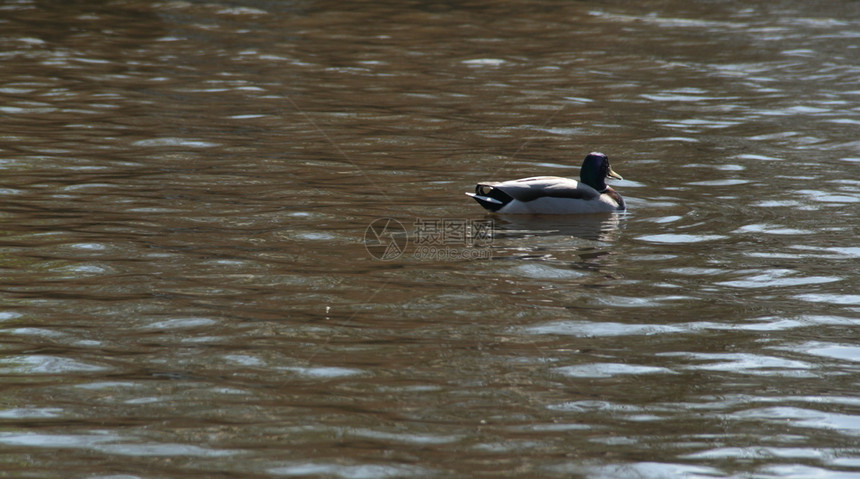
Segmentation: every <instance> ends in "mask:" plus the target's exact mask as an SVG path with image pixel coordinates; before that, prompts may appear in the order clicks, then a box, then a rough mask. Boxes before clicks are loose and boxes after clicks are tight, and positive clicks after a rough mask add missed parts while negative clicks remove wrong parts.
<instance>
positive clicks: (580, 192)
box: [466, 153, 625, 215]
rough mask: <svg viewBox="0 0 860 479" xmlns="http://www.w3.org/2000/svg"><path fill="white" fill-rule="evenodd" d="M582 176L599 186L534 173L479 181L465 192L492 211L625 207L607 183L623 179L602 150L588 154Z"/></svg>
mask: <svg viewBox="0 0 860 479" xmlns="http://www.w3.org/2000/svg"><path fill="white" fill-rule="evenodd" d="M580 175H581V177H583V178H587V179H589V181H590V182H591V183H592V184H594V185H597V186H598V187H599V188H600V190H598V189H596V188H594V187H592V186H589V185H588V184H585V183H584V182H583V181H577V180H574V179H571V178H563V177H560V176H535V177H531V178H522V179H519V180H510V181H503V182H500V183H478V184H477V186H476V187H475V192H474V193H466V194H467V195H469V196H471V197H472V198H474V199H475V201H477V202H478V203H479V204H480V205H481V206H483V207H484V208H486V209H487V210H488V211H490V212H493V213H502V214H547V215H572V214H587V213H611V212H617V211H624V209H625V206H624V200H623V199H622V198H621V195H619V194H618V193H617V192H616V191H615V190H613V189H612V188H611V187H609V186H606V183H605V182H604V181H603V179H604V178H606V177H612V178H618V179H621V175H619V174H617V173H615V172H614V171H612V169H611V168H610V167H609V159H608V158H607V157H606V155H603V154H602V153H591V154H589V155H588V156H587V157H586V160H585V162H584V163H583V168H582V170H581V172H580Z"/></svg>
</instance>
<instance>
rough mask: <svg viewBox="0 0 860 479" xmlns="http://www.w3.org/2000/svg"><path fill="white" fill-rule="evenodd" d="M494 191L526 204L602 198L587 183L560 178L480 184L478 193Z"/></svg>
mask: <svg viewBox="0 0 860 479" xmlns="http://www.w3.org/2000/svg"><path fill="white" fill-rule="evenodd" d="M492 189H497V190H501V191H503V192H504V193H505V194H506V195H508V196H510V197H511V198H513V199H515V200H517V201H522V202H524V203H527V202H529V201H533V200H536V199H538V198H545V197H550V198H569V199H576V200H583V201H591V200H596V199H597V198H599V197H600V193H599V192H598V191H597V190H595V189H594V188H592V187H590V186H588V185H586V184H585V183H581V182H579V181H576V180H572V179H570V178H563V177H560V176H535V177H532V178H522V179H519V180H510V181H503V182H501V183H478V187H477V188H476V192H478V193H479V194H480V193H483V194H485V195H486V194H488V193H489V192H490V190H492Z"/></svg>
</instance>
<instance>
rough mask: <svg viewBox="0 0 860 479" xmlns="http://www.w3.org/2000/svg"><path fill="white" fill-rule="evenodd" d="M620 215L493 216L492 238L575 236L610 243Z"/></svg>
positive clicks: (614, 235) (620, 217) (619, 224)
mask: <svg viewBox="0 0 860 479" xmlns="http://www.w3.org/2000/svg"><path fill="white" fill-rule="evenodd" d="M624 216H625V214H624V213H608V214H591V215H564V216H562V215H496V216H494V217H493V221H494V237H495V238H497V239H502V238H518V237H533V236H575V237H577V238H582V239H586V240H592V241H603V242H613V241H615V240H616V239H617V236H618V234H619V231H620V229H621V228H622V226H623V219H624Z"/></svg>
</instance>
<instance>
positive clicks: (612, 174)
mask: <svg viewBox="0 0 860 479" xmlns="http://www.w3.org/2000/svg"><path fill="white" fill-rule="evenodd" d="M606 176H608V177H610V178H615V179H616V180H623V179H624V178H622V177H621V175H619V174H618V173H616V172H614V171H612V168H609V173H607V174H606Z"/></svg>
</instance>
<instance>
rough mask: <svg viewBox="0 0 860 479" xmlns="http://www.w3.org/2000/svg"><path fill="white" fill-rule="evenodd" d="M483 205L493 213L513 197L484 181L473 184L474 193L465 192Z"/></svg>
mask: <svg viewBox="0 0 860 479" xmlns="http://www.w3.org/2000/svg"><path fill="white" fill-rule="evenodd" d="M466 195H467V196H471V197H472V198H474V199H475V201H477V202H478V204H479V205H481V206H483V207H484V209H486V210H487V211H489V212H491V213H494V212H496V211H499V210H500V209H502V208H504V207H505V206H506V205H507V204H508V203H510V202H511V201H512V200H513V198H512V197H511V196H510V195H508V194H507V193H505V192H504V191H502V190H500V189H498V188H495V187H493V185H488V184H484V183H478V184H477V185H476V186H475V192H474V193H466Z"/></svg>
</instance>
